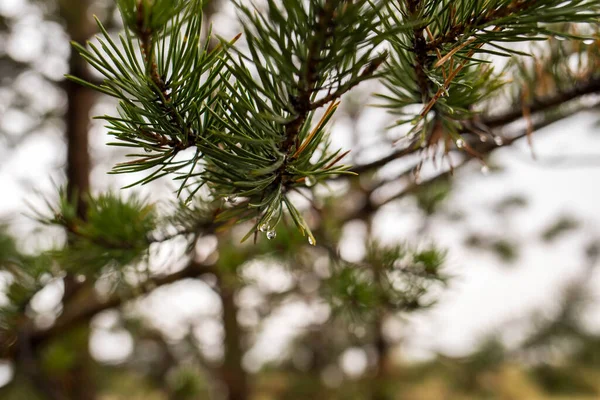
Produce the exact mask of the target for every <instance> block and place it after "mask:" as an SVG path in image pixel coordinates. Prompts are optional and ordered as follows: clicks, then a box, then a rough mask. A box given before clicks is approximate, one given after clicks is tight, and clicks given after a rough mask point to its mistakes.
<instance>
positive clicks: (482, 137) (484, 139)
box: [479, 135, 488, 143]
mask: <svg viewBox="0 0 600 400" xmlns="http://www.w3.org/2000/svg"><path fill="white" fill-rule="evenodd" d="M479 140H481V142H482V143H485V142H487V140H488V138H487V136H485V135H481V136H479Z"/></svg>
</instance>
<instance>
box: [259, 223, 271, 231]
mask: <svg viewBox="0 0 600 400" xmlns="http://www.w3.org/2000/svg"><path fill="white" fill-rule="evenodd" d="M269 229H270V226H269V225H267V224H262V225H261V226H259V227H258V230H259V231H261V232H266V231H268V230H269Z"/></svg>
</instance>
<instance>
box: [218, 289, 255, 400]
mask: <svg viewBox="0 0 600 400" xmlns="http://www.w3.org/2000/svg"><path fill="white" fill-rule="evenodd" d="M219 282H220V285H221V290H220V297H221V302H222V304H223V328H224V330H225V343H224V344H225V359H224V362H223V367H222V379H223V382H224V384H225V386H226V388H227V400H247V399H248V398H249V397H250V396H249V394H248V376H247V374H246V371H245V370H244V368H243V367H242V357H243V355H244V350H243V348H242V342H241V340H242V332H241V328H240V326H239V324H238V321H237V311H238V308H237V305H236V304H235V298H234V296H235V288H234V287H232V286H230V285H228V283H227V282H223V279H220V281H219Z"/></svg>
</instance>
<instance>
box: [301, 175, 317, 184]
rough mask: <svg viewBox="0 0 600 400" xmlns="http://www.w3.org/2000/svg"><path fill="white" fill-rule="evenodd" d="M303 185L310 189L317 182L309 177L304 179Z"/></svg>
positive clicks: (312, 177)
mask: <svg viewBox="0 0 600 400" xmlns="http://www.w3.org/2000/svg"><path fill="white" fill-rule="evenodd" d="M304 183H305V184H306V186H308V187H312V186H315V185H316V184H317V180H316V179H315V177H314V176H312V175H309V176H307V177H306V178H304Z"/></svg>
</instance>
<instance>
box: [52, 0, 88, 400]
mask: <svg viewBox="0 0 600 400" xmlns="http://www.w3.org/2000/svg"><path fill="white" fill-rule="evenodd" d="M89 3H90V2H89V0H79V1H75V2H73V1H69V0H59V10H60V15H61V17H62V18H63V19H64V22H65V24H66V27H67V33H68V35H69V36H70V38H71V40H72V41H75V42H78V43H80V44H84V43H85V42H86V41H87V40H88V39H89V38H90V36H91V35H92V34H93V32H94V25H93V24H92V23H91V17H90V13H89ZM69 73H70V74H71V75H74V76H78V77H81V78H84V79H85V78H87V74H86V64H85V62H84V60H83V59H82V58H81V57H79V56H78V55H77V53H76V52H72V53H71V58H70V60H69ZM63 84H64V90H65V92H66V95H67V113H66V115H65V123H66V131H65V139H66V146H67V159H66V180H67V196H68V199H69V200H70V201H76V202H77V214H78V216H79V217H80V218H82V219H84V218H85V216H86V196H87V194H88V193H89V191H90V181H89V175H90V168H91V162H90V153H89V139H88V131H89V121H90V114H91V109H92V106H93V105H94V101H95V94H94V93H93V92H92V91H91V90H89V89H87V88H85V87H83V86H81V85H78V84H75V83H73V82H71V81H64V83H63ZM81 286H82V284H81V283H79V282H77V280H76V278H75V277H74V276H73V275H72V274H68V275H67V276H66V277H65V278H64V296H63V302H67V301H68V300H70V299H71V298H72V297H73V295H74V294H75V293H76V292H77V291H78V289H79V288H80V287H81ZM79 330H80V332H81V335H82V336H81V338H80V340H78V341H77V343H73V345H72V349H71V351H72V352H73V354H74V355H75V359H74V362H73V365H72V366H71V368H70V369H69V370H68V371H66V372H65V373H64V374H63V376H61V377H59V380H60V382H61V386H62V388H63V390H64V391H65V395H66V396H67V397H68V398H70V399H78V400H93V399H95V398H96V393H95V392H96V390H95V385H94V378H93V376H92V374H93V369H94V365H93V363H94V361H93V360H92V358H91V355H90V354H89V349H88V346H89V335H90V328H89V326H87V324H86V325H84V326H81V327H80V328H79Z"/></svg>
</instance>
